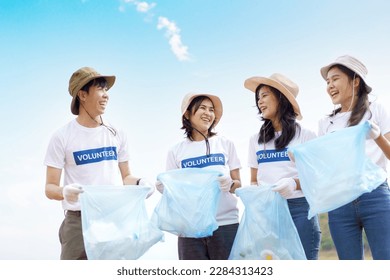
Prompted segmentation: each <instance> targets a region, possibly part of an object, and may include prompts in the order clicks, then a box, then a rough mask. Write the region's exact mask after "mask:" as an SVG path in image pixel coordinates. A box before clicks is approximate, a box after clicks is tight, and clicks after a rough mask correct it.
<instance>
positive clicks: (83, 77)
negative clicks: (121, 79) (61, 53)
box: [68, 67, 115, 115]
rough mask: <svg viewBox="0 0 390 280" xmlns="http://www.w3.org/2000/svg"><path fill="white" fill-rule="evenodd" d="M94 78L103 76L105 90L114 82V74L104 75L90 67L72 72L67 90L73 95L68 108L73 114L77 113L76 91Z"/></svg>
mask: <svg viewBox="0 0 390 280" xmlns="http://www.w3.org/2000/svg"><path fill="white" fill-rule="evenodd" d="M96 78H105V79H106V81H107V90H108V89H110V88H111V87H112V86H113V85H114V83H115V76H105V75H101V74H100V73H98V72H97V71H96V70H95V69H93V68H91V67H83V68H80V69H79V70H77V71H76V72H74V73H73V74H72V76H71V77H70V80H69V87H68V91H69V94H70V95H71V96H72V97H73V99H72V103H71V105H70V110H71V111H72V113H73V114H74V115H78V114H79V108H78V107H77V106H76V99H77V98H76V97H77V93H78V92H79V91H80V90H81V88H82V87H83V86H85V85H86V84H88V83H89V82H90V81H92V80H94V79H96Z"/></svg>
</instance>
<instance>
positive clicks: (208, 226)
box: [152, 168, 222, 238]
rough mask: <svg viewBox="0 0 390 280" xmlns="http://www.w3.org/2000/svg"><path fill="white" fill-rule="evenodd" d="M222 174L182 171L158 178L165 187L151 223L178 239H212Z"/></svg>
mask: <svg viewBox="0 0 390 280" xmlns="http://www.w3.org/2000/svg"><path fill="white" fill-rule="evenodd" d="M220 175H222V173H221V172H218V171H214V170H208V169H202V168H184V169H175V170H170V171H167V172H165V173H161V174H159V175H158V176H157V180H159V181H160V182H161V183H163V185H164V191H163V194H162V196H161V199H160V201H159V203H158V204H157V206H156V207H155V209H154V212H153V215H152V221H153V222H154V223H155V224H156V225H157V226H158V227H159V228H160V229H161V230H164V231H167V232H170V233H172V234H175V235H177V236H180V237H194V238H200V237H206V236H211V235H212V233H213V231H215V230H216V229H217V228H218V223H217V220H216V213H217V209H218V204H219V199H220V193H221V192H220V189H219V182H218V181H217V177H218V176H220Z"/></svg>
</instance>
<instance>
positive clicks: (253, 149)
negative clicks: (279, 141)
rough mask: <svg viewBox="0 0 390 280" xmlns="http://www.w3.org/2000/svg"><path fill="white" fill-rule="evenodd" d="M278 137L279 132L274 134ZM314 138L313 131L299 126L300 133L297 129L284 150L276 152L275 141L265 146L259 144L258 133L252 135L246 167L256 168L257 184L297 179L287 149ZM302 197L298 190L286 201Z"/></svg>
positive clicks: (295, 169) (271, 183) (272, 183)
mask: <svg viewBox="0 0 390 280" xmlns="http://www.w3.org/2000/svg"><path fill="white" fill-rule="evenodd" d="M280 135H281V132H279V133H276V137H275V139H276V138H277V137H279V136H280ZM315 137H316V135H315V133H314V132H313V131H311V130H308V129H305V128H303V127H302V126H301V129H300V131H299V129H297V132H296V134H295V136H294V138H293V139H292V140H291V141H290V143H289V144H288V146H287V147H286V148H284V149H281V150H276V149H275V139H273V140H271V141H269V142H268V143H265V144H264V143H261V144H259V143H258V139H259V133H256V134H254V135H253V136H252V137H251V138H250V140H249V151H248V166H249V167H250V168H257V183H258V184H265V185H274V184H275V183H276V182H277V181H279V180H280V179H283V178H298V170H297V168H296V165H295V163H294V162H292V161H290V158H289V157H288V154H287V149H288V148H289V147H294V146H295V145H298V144H301V143H304V142H306V141H309V140H312V139H314V138H315ZM303 196H304V195H303V192H302V191H301V190H298V191H296V192H295V193H294V195H292V196H291V197H288V199H290V198H298V197H303Z"/></svg>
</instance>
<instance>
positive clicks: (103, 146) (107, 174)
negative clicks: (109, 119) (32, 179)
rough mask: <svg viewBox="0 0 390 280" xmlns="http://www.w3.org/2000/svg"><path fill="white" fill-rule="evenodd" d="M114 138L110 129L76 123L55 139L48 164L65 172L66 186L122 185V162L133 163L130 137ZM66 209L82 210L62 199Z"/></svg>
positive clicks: (51, 145)
mask: <svg viewBox="0 0 390 280" xmlns="http://www.w3.org/2000/svg"><path fill="white" fill-rule="evenodd" d="M116 131H117V134H116V136H114V135H113V134H112V133H111V132H110V131H109V130H108V129H107V128H106V127H104V126H99V127H96V128H88V127H84V126H82V125H80V124H79V123H78V122H77V120H76V119H74V120H72V121H71V122H69V123H68V124H66V125H65V126H63V127H62V128H60V129H59V130H57V131H56V132H55V133H54V135H53V136H52V138H51V140H50V142H49V145H48V148H47V152H46V156H45V159H44V164H45V165H46V166H50V167H54V168H58V169H64V181H63V185H64V186H65V185H68V184H74V183H77V184H80V185H122V184H123V181H122V178H121V174H120V170H119V167H118V163H119V162H125V161H128V160H129V154H128V150H127V138H126V136H125V134H124V133H123V132H121V131H118V130H116ZM62 206H63V208H64V210H74V211H75V210H80V204H79V203H75V204H68V203H66V201H65V200H62Z"/></svg>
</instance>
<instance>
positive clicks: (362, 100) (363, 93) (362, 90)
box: [328, 64, 371, 126]
mask: <svg viewBox="0 0 390 280" xmlns="http://www.w3.org/2000/svg"><path fill="white" fill-rule="evenodd" d="M332 68H337V69H339V70H340V71H341V72H343V73H344V74H345V75H347V77H348V80H349V81H353V79H356V78H359V80H360V82H359V87H358V92H357V102H356V105H355V106H354V107H353V109H352V113H351V116H350V118H349V120H348V126H354V125H357V124H358V123H360V121H361V120H362V119H363V116H364V114H365V113H366V112H367V111H369V112H370V113H371V111H370V102H369V101H368V94H369V92H368V91H367V88H366V83H365V82H364V81H363V79H362V78H361V77H360V76H359V75H358V74H356V73H355V72H354V71H352V70H351V69H349V68H348V67H345V66H344V65H340V64H336V65H334V66H332V67H331V68H330V69H332ZM330 69H329V70H330ZM329 70H328V72H329ZM352 86H353V85H352ZM340 111H341V107H340V108H337V109H336V110H333V112H332V113H331V114H330V115H329V116H334V115H336V114H337V113H339V112H340Z"/></svg>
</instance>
